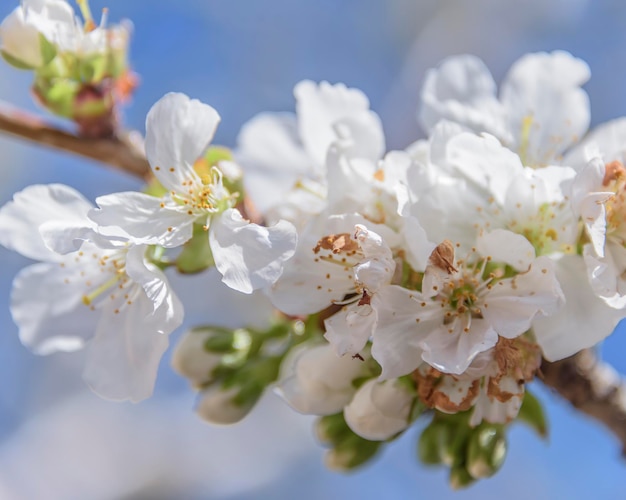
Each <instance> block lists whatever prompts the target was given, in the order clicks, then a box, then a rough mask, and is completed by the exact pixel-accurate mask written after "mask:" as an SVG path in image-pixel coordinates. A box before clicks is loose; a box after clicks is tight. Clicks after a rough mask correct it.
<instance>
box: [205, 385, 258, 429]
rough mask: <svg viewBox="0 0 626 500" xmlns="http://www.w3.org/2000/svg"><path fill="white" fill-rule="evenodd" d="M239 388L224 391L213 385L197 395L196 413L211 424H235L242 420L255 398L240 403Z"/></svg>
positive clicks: (255, 400)
mask: <svg viewBox="0 0 626 500" xmlns="http://www.w3.org/2000/svg"><path fill="white" fill-rule="evenodd" d="M240 391H241V388H240V387H239V386H235V387H230V388H228V389H224V388H223V387H221V386H219V385H214V386H211V387H209V388H208V389H206V390H204V391H202V392H201V393H200V394H199V395H198V402H197V404H196V413H197V414H198V415H199V416H200V418H202V419H203V420H206V421H207V422H210V423H212V424H221V425H227V424H235V423H237V422H239V421H240V420H241V419H242V418H244V417H245V416H246V415H247V414H248V413H249V412H250V410H251V409H252V407H253V406H254V404H255V403H256V402H257V400H258V397H257V398H250V399H248V400H245V401H242V400H241V399H242V398H241V397H240Z"/></svg>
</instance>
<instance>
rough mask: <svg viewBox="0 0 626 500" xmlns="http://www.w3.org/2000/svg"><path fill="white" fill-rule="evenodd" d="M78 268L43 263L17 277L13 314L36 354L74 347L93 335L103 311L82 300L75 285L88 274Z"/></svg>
mask: <svg viewBox="0 0 626 500" xmlns="http://www.w3.org/2000/svg"><path fill="white" fill-rule="evenodd" d="M79 272H80V270H78V269H72V268H70V267H60V265H59V264H57V263H40V264H34V265H32V266H28V267H26V268H24V269H22V270H21V271H20V273H19V274H18V275H17V276H16V277H15V280H14V282H13V290H12V292H11V314H12V315H13V320H14V321H15V323H16V324H17V325H18V327H19V335H20V340H21V342H22V344H24V345H25V346H27V347H29V348H30V349H32V351H33V352H35V353H36V354H50V353H52V352H56V351H75V350H78V349H81V348H82V347H83V346H84V344H85V342H86V341H87V340H89V339H90V338H91V337H92V336H93V335H94V333H95V328H96V325H97V323H98V321H99V318H100V311H92V310H90V309H89V307H87V306H85V305H84V304H83V302H82V289H81V288H78V287H77V286H76V285H77V284H78V282H79V280H80V281H82V280H84V279H85V278H84V277H80V276H79ZM87 279H88V278H87ZM66 280H68V282H66Z"/></svg>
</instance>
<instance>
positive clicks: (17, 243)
mask: <svg viewBox="0 0 626 500" xmlns="http://www.w3.org/2000/svg"><path fill="white" fill-rule="evenodd" d="M92 207H93V206H92V205H91V203H89V202H88V201H87V200H86V199H85V198H84V197H83V196H82V195H81V194H80V193H79V192H78V191H76V190H74V189H72V188H71V187H69V186H64V185H63V184H49V185H41V184H37V185H34V186H29V187H27V188H26V189H24V190H22V191H20V192H19V193H16V194H15V195H14V196H13V201H10V202H8V203H7V204H5V205H4V206H3V207H2V208H1V209H0V244H1V245H3V246H5V247H7V248H9V249H11V250H14V251H16V252H19V253H21V254H22V255H24V256H26V257H29V258H31V259H34V260H43V261H50V260H59V257H58V256H57V255H55V253H54V252H52V251H51V250H50V249H49V248H48V247H47V246H46V244H45V242H44V240H43V238H42V237H41V235H40V233H39V228H40V227H41V226H42V225H44V224H46V223H52V222H55V223H58V224H60V225H64V224H65V225H66V226H67V227H69V228H85V227H91V226H93V223H92V222H91V221H89V219H88V218H87V213H88V212H89V210H90V209H91V208H92Z"/></svg>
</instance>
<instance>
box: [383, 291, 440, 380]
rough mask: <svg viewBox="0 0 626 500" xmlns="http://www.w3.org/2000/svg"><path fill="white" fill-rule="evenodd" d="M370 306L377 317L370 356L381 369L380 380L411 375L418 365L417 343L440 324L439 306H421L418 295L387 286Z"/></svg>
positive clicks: (419, 360)
mask: <svg viewBox="0 0 626 500" xmlns="http://www.w3.org/2000/svg"><path fill="white" fill-rule="evenodd" d="M371 304H372V308H373V309H374V310H375V311H376V314H377V315H378V324H377V326H376V329H375V331H374V335H373V343H372V356H373V357H374V359H375V360H376V361H378V363H379V364H380V365H381V367H382V369H383V371H382V374H381V376H380V378H381V380H386V379H390V378H394V377H400V376H402V375H406V374H407V373H411V372H412V371H413V370H415V369H416V368H417V367H418V366H419V364H420V363H421V362H422V347H421V345H420V344H421V340H423V339H424V338H426V336H428V334H429V333H430V332H431V331H432V330H433V329H434V328H436V326H437V325H438V324H440V323H441V322H442V321H443V313H442V312H441V307H440V306H439V303H434V302H430V301H428V302H426V301H423V302H422V301H421V299H420V295H419V293H418V292H411V291H410V290H407V289H405V288H402V287H399V286H395V285H390V286H388V287H385V288H383V289H382V290H380V291H379V292H378V293H377V294H376V295H374V297H373V298H372V302H371ZM422 304H424V305H423V306H422Z"/></svg>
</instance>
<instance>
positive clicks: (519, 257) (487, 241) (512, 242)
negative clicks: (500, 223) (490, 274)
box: [476, 229, 535, 271]
mask: <svg viewBox="0 0 626 500" xmlns="http://www.w3.org/2000/svg"><path fill="white" fill-rule="evenodd" d="M476 249H477V250H478V252H479V253H480V254H481V255H483V256H485V257H487V256H489V257H491V258H492V260H493V261H494V262H502V263H504V264H508V265H510V266H512V267H513V268H515V269H517V270H518V271H526V270H527V269H528V266H530V264H531V263H532V262H533V260H534V259H535V249H534V248H533V246H532V245H531V244H530V242H529V241H528V240H527V239H526V238H525V237H524V236H522V235H521V234H515V233H512V232H511V231H507V230H505V229H495V230H493V231H491V232H490V233H487V232H484V233H482V234H481V235H480V236H479V237H478V240H477V241H476Z"/></svg>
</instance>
